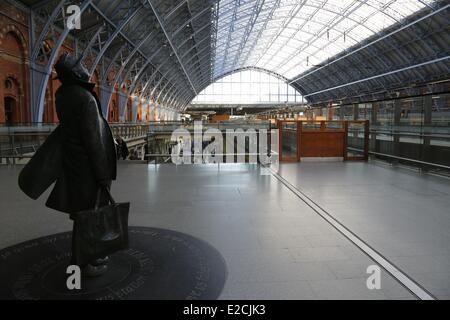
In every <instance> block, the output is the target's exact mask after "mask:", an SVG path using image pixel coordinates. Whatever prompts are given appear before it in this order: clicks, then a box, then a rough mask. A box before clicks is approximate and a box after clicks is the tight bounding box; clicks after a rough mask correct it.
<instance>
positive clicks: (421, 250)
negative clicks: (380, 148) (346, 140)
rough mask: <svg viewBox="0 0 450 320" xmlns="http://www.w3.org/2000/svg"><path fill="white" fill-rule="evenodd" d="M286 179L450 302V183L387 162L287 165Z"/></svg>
mask: <svg viewBox="0 0 450 320" xmlns="http://www.w3.org/2000/svg"><path fill="white" fill-rule="evenodd" d="M280 175H281V176H283V177H284V178H285V179H286V180H288V181H289V182H290V183H291V184H294V185H296V187H297V188H298V189H300V190H301V191H303V192H304V193H305V194H306V195H308V196H309V197H310V198H312V199H313V200H314V201H315V202H316V203H317V204H319V205H320V206H321V207H322V208H324V209H325V210H326V211H327V212H328V213H329V214H331V215H332V216H333V217H334V218H336V219H337V220H339V221H340V222H341V223H342V224H343V225H345V226H346V227H347V228H348V229H350V230H351V231H353V232H354V233H355V234H356V235H358V236H359V237H360V238H361V239H362V240H364V241H365V242H366V243H368V244H369V245H370V246H371V247H372V248H374V249H375V250H377V251H378V252H380V253H381V254H383V255H384V256H385V257H386V258H387V259H388V260H390V261H391V262H392V263H393V264H394V265H396V266H397V267H398V268H400V269H401V270H402V271H404V272H405V273H406V274H408V275H409V276H410V277H411V278H413V279H414V280H416V282H418V283H419V284H420V285H422V286H423V287H424V288H425V289H427V290H428V291H429V292H431V293H432V294H433V295H435V296H436V297H437V298H440V299H450V180H449V179H448V178H444V177H436V176H431V175H424V174H420V173H417V172H412V171H408V170H407V169H405V168H401V167H391V166H388V165H386V164H383V163H382V162H370V163H369V164H367V163H364V162H346V163H344V162H335V163H301V164H282V165H281V168H280Z"/></svg>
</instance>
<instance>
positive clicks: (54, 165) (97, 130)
mask: <svg viewBox="0 0 450 320" xmlns="http://www.w3.org/2000/svg"><path fill="white" fill-rule="evenodd" d="M56 112H57V114H58V118H59V121H60V124H59V126H58V127H57V128H56V129H55V130H54V131H53V133H52V134H51V135H50V136H49V137H48V138H47V140H46V141H45V143H44V144H43V145H42V146H41V147H40V148H39V149H38V150H37V152H36V154H35V155H34V156H33V158H32V159H31V160H30V162H29V163H28V164H27V165H26V166H25V167H24V169H23V170H22V172H21V174H20V176H19V185H20V187H21V189H22V190H23V191H24V192H25V193H26V194H27V195H28V196H30V197H31V198H33V199H37V198H38V197H39V196H40V195H41V194H42V193H43V192H44V191H45V190H46V189H47V188H48V187H49V186H50V185H51V184H52V183H53V182H55V181H56V184H55V186H54V188H53V190H52V192H51V194H50V197H49V198H48V199H47V202H46V205H47V206H48V207H50V208H52V209H55V210H58V211H62V212H65V213H75V212H78V211H82V210H87V209H92V208H93V207H94V205H95V200H96V195H97V190H98V188H99V183H98V181H100V180H103V181H105V180H107V181H108V180H109V181H111V180H115V178H116V165H117V162H116V150H115V144H114V139H113V136H112V133H111V129H110V127H109V125H108V123H107V121H106V120H105V118H104V117H103V115H102V112H101V109H100V103H99V101H98V98H97V96H96V95H95V93H94V92H93V91H92V90H88V89H87V88H86V87H85V86H83V85H79V84H70V85H62V86H61V87H60V88H59V89H58V91H57V92H56ZM101 202H102V203H105V202H107V201H106V199H101Z"/></svg>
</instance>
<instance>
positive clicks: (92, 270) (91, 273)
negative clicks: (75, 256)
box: [82, 264, 108, 278]
mask: <svg viewBox="0 0 450 320" xmlns="http://www.w3.org/2000/svg"><path fill="white" fill-rule="evenodd" d="M106 271H108V266H107V265H105V264H103V265H99V266H94V265H92V264H87V265H86V266H85V267H83V269H82V274H83V276H85V277H88V278H94V277H99V276H101V275H102V274H104V273H105V272H106Z"/></svg>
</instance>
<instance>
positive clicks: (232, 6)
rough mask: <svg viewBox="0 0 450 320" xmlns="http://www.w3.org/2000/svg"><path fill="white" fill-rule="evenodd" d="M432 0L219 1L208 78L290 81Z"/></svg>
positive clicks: (432, 0)
mask: <svg viewBox="0 0 450 320" xmlns="http://www.w3.org/2000/svg"><path fill="white" fill-rule="evenodd" d="M432 2H434V0H256V1H255V0H220V1H219V2H218V8H217V12H218V14H217V18H216V20H215V21H214V23H215V28H216V32H217V34H216V37H215V59H214V62H213V71H214V75H213V76H214V78H219V77H221V76H222V75H224V74H226V73H230V72H232V71H233V70H236V69H240V68H246V67H258V68H263V69H266V70H269V71H273V72H276V73H278V74H281V75H282V76H284V77H285V78H288V79H292V78H294V77H295V76H297V75H299V74H301V73H303V72H305V71H307V70H308V69H310V68H312V67H314V66H318V65H321V64H323V63H325V62H326V61H327V59H328V58H331V57H333V56H335V55H336V54H339V53H340V52H342V51H344V50H346V49H347V48H349V47H351V46H353V45H355V44H357V43H358V42H361V41H362V40H364V39H367V38H368V37H370V36H372V35H374V34H376V33H378V32H379V31H381V30H383V29H385V28H387V27H389V26H391V25H393V24H395V23H397V22H400V21H401V20H402V19H404V18H405V17H407V16H409V15H411V14H413V13H414V12H417V11H418V10H420V9H422V8H424V7H425V6H428V5H430V4H431V3H432Z"/></svg>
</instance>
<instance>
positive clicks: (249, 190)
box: [0, 162, 450, 299]
mask: <svg viewBox="0 0 450 320" xmlns="http://www.w3.org/2000/svg"><path fill="white" fill-rule="evenodd" d="M20 169H21V167H20V166H2V167H0V181H1V183H0V212H1V214H0V248H4V247H7V246H10V245H14V244H16V243H19V242H22V241H25V240H29V239H33V238H36V237H39V236H43V235H48V234H53V233H57V232H62V231H68V230H71V221H70V220H69V219H68V217H67V216H65V215H64V214H60V213H57V212H54V211H52V210H50V209H47V208H45V206H44V202H45V200H46V195H47V194H48V193H46V194H45V195H44V196H42V197H41V198H40V199H39V200H38V201H33V200H30V199H28V198H27V197H26V196H25V195H24V194H23V193H22V192H20V190H19V189H18V187H17V175H18V173H19V170H20ZM113 194H114V195H115V196H116V198H117V200H118V201H130V202H131V214H130V225H137V226H152V227H161V228H167V229H173V230H178V231H181V232H185V233H188V234H191V235H193V236H196V237H199V238H201V239H204V240H205V241H208V242H209V243H211V244H212V245H213V246H215V247H216V248H217V249H218V250H219V251H220V252H221V254H222V255H223V256H224V258H225V260H226V264H227V266H228V272H229V276H228V280H227V283H226V285H225V289H224V291H223V293H222V296H221V297H222V298H231V299H239V298H242V299H265V298H266V299H330V298H337V299H414V298H417V297H416V296H414V295H413V294H412V293H411V292H410V291H409V290H407V289H406V288H405V287H404V286H403V285H402V284H401V283H400V282H401V281H403V282H404V281H405V278H402V277H401V276H402V275H406V277H407V278H409V279H412V280H413V283H415V282H416V283H417V284H418V288H419V291H420V290H421V289H420V288H423V289H424V290H423V291H422V293H423V292H425V293H426V292H429V293H431V294H432V295H434V296H435V297H436V298H449V297H450V247H449V246H448V244H449V243H450V228H449V226H450V214H449V210H448V208H449V206H450V197H449V195H450V181H449V180H447V179H444V178H439V177H434V176H430V175H419V174H417V173H415V172H410V171H407V170H405V169H394V168H392V167H388V166H385V165H381V164H378V163H376V162H369V163H359V162H347V163H330V162H323V163H293V164H282V165H281V167H280V171H279V176H278V177H277V176H274V175H263V174H261V170H260V168H259V166H257V165H249V164H220V165H219V166H218V165H181V166H174V165H168V164H167V165H145V164H133V163H122V164H121V165H120V166H119V176H118V181H117V182H115V183H114V185H113ZM308 198H309V200H310V201H312V202H309V200H308ZM315 205H317V206H319V207H320V208H321V209H323V210H324V211H325V212H326V214H328V215H329V216H331V217H333V218H335V219H336V220H338V221H339V223H340V225H341V226H345V228H346V229H347V230H349V231H351V234H350V236H349V234H345V233H344V234H343V233H341V232H339V231H338V229H339V226H338V227H337V228H336V225H333V224H332V223H330V221H327V220H326V219H324V217H322V216H321V215H320V213H321V214H323V212H319V210H320V209H318V208H317V207H315ZM352 234H353V235H354V236H357V237H358V238H359V239H361V240H362V241H363V243H365V244H366V245H367V247H369V248H373V249H375V250H376V252H377V253H379V255H380V256H381V257H383V258H385V259H386V260H388V261H389V262H390V263H391V265H393V266H396V267H397V268H398V269H399V270H400V271H401V273H400V274H396V276H397V277H398V279H399V280H400V281H399V280H398V279H396V278H394V277H392V276H391V275H390V274H388V273H387V272H386V271H385V270H382V277H381V289H380V290H369V289H368V288H367V286H366V280H367V278H368V276H369V275H368V274H367V273H366V271H367V267H368V266H370V265H375V264H379V261H375V260H374V259H373V258H371V257H369V256H368V255H367V247H364V246H360V247H361V248H360V247H359V246H357V245H355V243H354V242H353V241H352V239H353V238H352V236H351V235H352ZM353 240H354V239H353ZM356 244H358V243H356ZM416 294H417V292H416ZM419 294H420V292H419Z"/></svg>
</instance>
